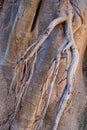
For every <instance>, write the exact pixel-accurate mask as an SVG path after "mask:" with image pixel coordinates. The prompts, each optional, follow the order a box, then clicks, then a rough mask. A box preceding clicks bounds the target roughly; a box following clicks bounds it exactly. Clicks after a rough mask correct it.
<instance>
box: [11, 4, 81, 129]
mask: <svg viewBox="0 0 87 130" xmlns="http://www.w3.org/2000/svg"><path fill="white" fill-rule="evenodd" d="M72 18H73V13H72V8H71V5H70V3H68V8H67V9H66V11H65V15H61V16H60V17H59V18H56V19H54V20H53V21H52V22H51V23H50V24H49V26H48V27H47V29H46V30H45V32H44V33H43V34H42V35H41V36H39V38H38V39H37V40H36V41H35V42H34V43H33V44H32V45H31V46H29V47H28V48H27V50H26V51H25V53H24V55H23V56H22V57H21V58H20V60H19V62H18V63H17V66H16V68H15V73H14V76H13V80H12V83H11V89H12V88H13V87H14V86H15V89H16V92H15V93H16V104H15V110H14V114H13V115H12V117H11V118H10V119H9V121H10V122H12V121H13V119H14V118H15V116H16V114H17V112H18V110H19V106H20V103H21V100H22V97H23V95H24V92H25V90H27V88H28V87H29V84H30V82H31V79H32V77H33V73H34V68H35V63H36V59H37V56H38V50H39V48H40V47H41V46H42V45H43V44H44V42H45V40H46V39H47V38H48V37H49V35H50V34H51V32H52V31H53V29H54V28H55V26H57V25H58V24H61V23H63V22H65V26H66V40H65V41H64V43H63V44H62V45H61V46H60V47H59V48H58V50H57V52H56V56H55V57H54V59H55V60H54V61H53V62H54V64H55V65H54V67H53V74H52V79H51V82H50V85H49V87H48V95H47V99H46V102H45V106H44V108H43V111H42V114H41V117H40V120H39V123H38V125H37V128H36V129H37V130H40V129H41V127H42V123H43V120H44V117H45V115H46V112H47V109H48V106H49V103H50V98H51V95H52V90H53V87H54V84H55V80H56V77H57V75H58V70H59V65H60V61H61V57H62V53H65V54H66V67H65V71H66V70H67V77H66V85H65V89H64V92H63V94H62V97H61V99H60V103H59V106H58V110H57V113H56V117H55V120H54V124H53V128H52V130H57V126H58V123H59V121H60V118H61V115H62V113H63V111H64V109H65V107H66V104H67V101H68V99H69V98H70V95H71V92H72V88H73V76H74V74H75V72H76V68H77V65H78V61H79V53H78V49H77V47H76V44H75V41H74V38H73V33H75V31H74V32H73V31H72ZM77 29H78V28H77ZM76 31H77V30H76ZM69 53H71V63H70V64H69V61H68V59H69ZM21 67H22V71H21ZM20 71H21V76H20V75H19V73H20ZM65 71H64V73H65ZM64 73H63V74H64ZM63 74H62V76H61V79H60V81H61V80H62V77H63ZM18 77H19V78H18ZM17 79H18V80H17ZM19 79H20V80H19ZM60 81H59V82H60ZM10 93H11V90H10ZM42 95H43V94H42ZM41 100H42V98H41ZM40 104H41V102H40Z"/></svg>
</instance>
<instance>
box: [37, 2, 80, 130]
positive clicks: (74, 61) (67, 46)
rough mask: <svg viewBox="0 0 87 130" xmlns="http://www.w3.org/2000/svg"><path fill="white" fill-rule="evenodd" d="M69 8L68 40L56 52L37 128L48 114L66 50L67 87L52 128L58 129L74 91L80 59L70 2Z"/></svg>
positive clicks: (67, 21)
mask: <svg viewBox="0 0 87 130" xmlns="http://www.w3.org/2000/svg"><path fill="white" fill-rule="evenodd" d="M68 9H69V10H68V12H67V14H68V16H67V20H66V40H65V42H64V43H63V44H62V45H61V46H60V48H58V51H57V53H56V58H55V67H54V71H53V76H52V80H51V83H50V86H49V88H48V95H47V99H46V103H45V106H44V109H43V111H42V115H41V119H40V122H39V126H38V127H37V129H36V130H40V129H41V126H42V123H43V119H44V117H45V115H46V112H47V108H48V106H49V102H50V98H51V95H52V90H53V86H54V84H55V80H56V76H57V74H58V70H59V64H60V60H61V53H64V52H66V70H67V79H66V87H65V89H64V92H63V94H62V97H61V99H60V103H59V106H58V110H57V114H56V117H55V120H54V125H53V128H52V130H57V126H58V123H59V121H60V118H61V115H62V113H63V111H64V109H65V107H66V105H67V101H68V99H69V98H70V94H71V92H72V82H73V76H74V74H75V72H76V69H77V65H78V61H79V53H78V50H77V47H76V44H75V42H74V38H73V32H72V18H73V14H72V12H70V6H69V4H68ZM69 50H71V63H70V65H69V60H68V59H69ZM62 76H63V75H62Z"/></svg>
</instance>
